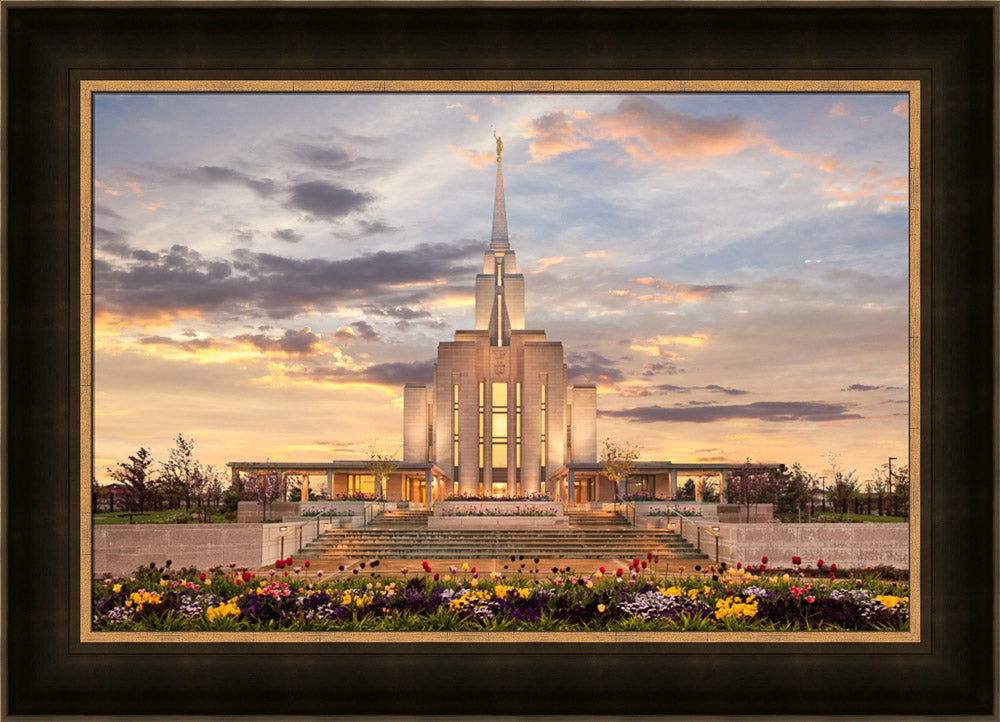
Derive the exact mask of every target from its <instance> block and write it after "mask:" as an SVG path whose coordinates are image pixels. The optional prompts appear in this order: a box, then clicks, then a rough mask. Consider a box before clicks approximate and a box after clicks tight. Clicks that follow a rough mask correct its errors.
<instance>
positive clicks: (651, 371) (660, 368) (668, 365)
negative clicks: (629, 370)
mask: <svg viewBox="0 0 1000 722" xmlns="http://www.w3.org/2000/svg"><path fill="white" fill-rule="evenodd" d="M675 373H677V364H675V363H672V362H670V361H657V362H656V363H651V364H643V366H642V375H643V376H656V375H658V374H667V375H673V374H675Z"/></svg>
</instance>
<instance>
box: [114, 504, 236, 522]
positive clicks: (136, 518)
mask: <svg viewBox="0 0 1000 722" xmlns="http://www.w3.org/2000/svg"><path fill="white" fill-rule="evenodd" d="M194 513H196V510H195V509H192V510H191V511H190V513H189V512H188V511H187V510H186V509H183V508H182V509H166V510H163V511H147V512H144V513H142V514H140V513H139V512H128V511H100V512H97V513H95V514H94V523H95V524H178V523H180V524H183V523H187V524H201V523H203V522H202V521H201V519H195V518H191V516H192V515H193V514H194ZM231 516H232V518H231V519H228V520H227V519H226V518H225V517H224V516H223V515H222V512H221V511H215V512H214V513H213V514H212V516H211V517H210V522H211V523H212V524H223V523H226V522H234V521H236V514H235V513H233V514H232V515H231ZM184 519H187V521H184Z"/></svg>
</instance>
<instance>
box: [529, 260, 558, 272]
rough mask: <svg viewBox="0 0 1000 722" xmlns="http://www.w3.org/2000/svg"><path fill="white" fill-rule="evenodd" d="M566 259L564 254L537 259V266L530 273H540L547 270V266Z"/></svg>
mask: <svg viewBox="0 0 1000 722" xmlns="http://www.w3.org/2000/svg"><path fill="white" fill-rule="evenodd" d="M565 260H566V256H549V257H548V258H539V259H538V268H536V269H535V270H533V271H532V273H542V272H543V271H545V270H547V269H548V268H549V266H555V265H558V264H560V263H562V262H563V261H565Z"/></svg>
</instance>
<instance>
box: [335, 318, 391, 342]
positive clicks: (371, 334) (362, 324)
mask: <svg viewBox="0 0 1000 722" xmlns="http://www.w3.org/2000/svg"><path fill="white" fill-rule="evenodd" d="M333 336H334V338H339V339H343V340H345V341H350V340H353V339H357V338H360V339H361V340H362V341H373V342H375V341H381V340H382V337H381V336H380V335H379V332H378V331H376V330H375V328H373V327H372V326H371V324H369V323H368V322H367V321H355V322H354V323H350V324H348V325H347V328H342V329H339V330H338V331H337V332H336V333H335V334H333Z"/></svg>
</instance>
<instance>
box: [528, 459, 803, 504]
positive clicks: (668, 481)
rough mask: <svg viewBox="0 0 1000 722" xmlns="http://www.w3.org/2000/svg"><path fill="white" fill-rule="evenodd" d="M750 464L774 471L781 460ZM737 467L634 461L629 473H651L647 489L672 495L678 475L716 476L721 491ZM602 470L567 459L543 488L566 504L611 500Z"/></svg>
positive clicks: (698, 490) (596, 465) (698, 491)
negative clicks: (770, 462) (650, 480)
mask: <svg viewBox="0 0 1000 722" xmlns="http://www.w3.org/2000/svg"><path fill="white" fill-rule="evenodd" d="M754 466H755V467H763V468H765V469H771V470H774V471H777V470H779V469H781V468H782V467H783V465H782V464H754ZM741 468H743V464H742V463H739V464H731V463H724V462H723V463H712V462H706V463H698V462H687V463H685V462H673V461H636V462H635V467H634V469H633V471H632V475H633V476H650V477H652V485H651V486H652V488H651V489H650V491H651V492H654V493H659V494H662V495H664V496H666V497H667V498H672V497H674V496H676V495H677V479H678V476H680V475H683V476H698V477H705V476H718V477H720V480H721V482H722V483H721V484H720V485H719V489H720V491H721V490H724V489H725V488H726V482H727V481H728V480H729V478H730V477H731V476H732V475H733V474H734V473H735V472H738V471H739V470H740V469H741ZM603 472H604V464H602V463H600V462H595V463H569V464H566V465H564V466H561V467H559V468H558V469H556V470H555V471H554V472H553V473H552V474H550V475H549V476H548V478H547V481H546V488H547V489H548V491H549V492H550V493H551V494H553V496H555V497H556V498H557V499H561V500H563V501H565V502H566V503H567V504H574V503H582V502H587V501H613V500H614V498H615V489H614V486H613V484H612V483H611V480H610V479H608V478H607V477H606V476H605V475H604V473H603ZM602 480H603V483H602ZM696 494H697V496H696V499H697V500H698V501H700V500H701V499H700V496H701V487H700V486H699V487H696Z"/></svg>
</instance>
